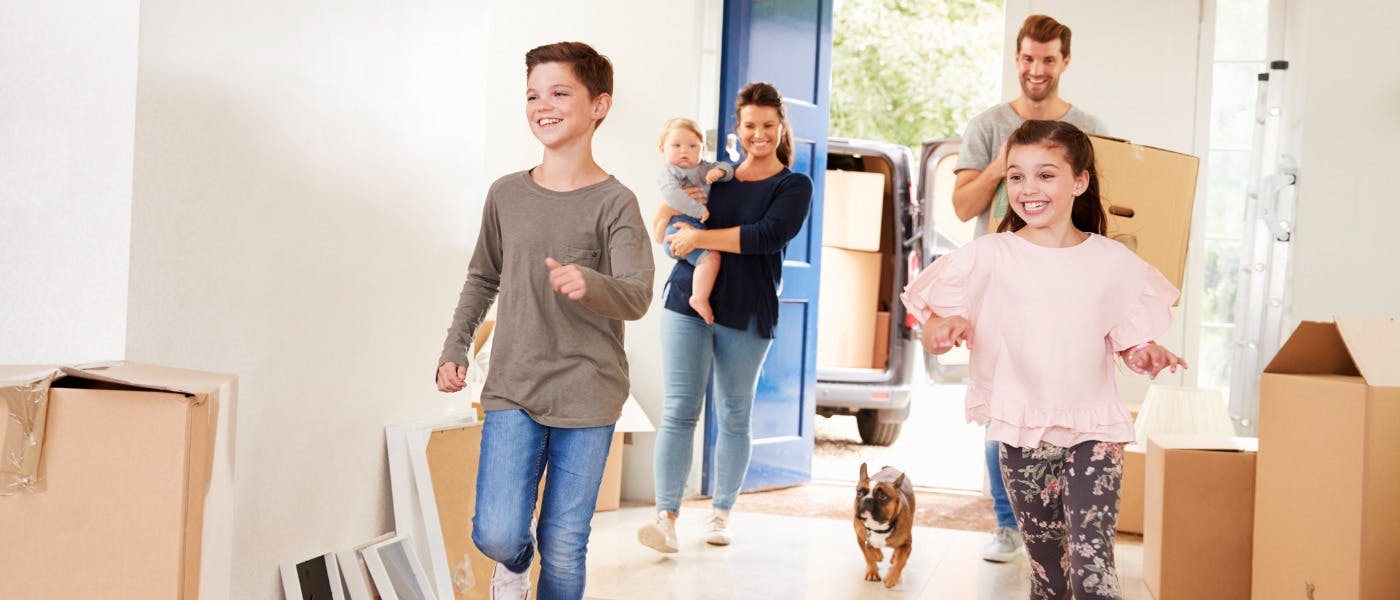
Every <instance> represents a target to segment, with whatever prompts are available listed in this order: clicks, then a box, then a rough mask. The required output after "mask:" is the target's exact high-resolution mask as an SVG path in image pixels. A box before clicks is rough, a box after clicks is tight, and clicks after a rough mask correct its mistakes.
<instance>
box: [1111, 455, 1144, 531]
mask: <svg viewBox="0 0 1400 600" xmlns="http://www.w3.org/2000/svg"><path fill="white" fill-rule="evenodd" d="M1146 482H1147V449H1146V448H1143V447H1142V446H1139V445H1137V444H1127V445H1125V446H1123V479H1122V480H1121V481H1120V482H1119V486H1118V531H1120V532H1122V533H1136V534H1138V535H1142V495H1143V493H1144V487H1145V485H1146Z"/></svg>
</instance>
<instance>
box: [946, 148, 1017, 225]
mask: <svg viewBox="0 0 1400 600" xmlns="http://www.w3.org/2000/svg"><path fill="white" fill-rule="evenodd" d="M957 176H958V178H957V180H956V181H954V182H953V213H954V214H956V215H958V218H959V219H961V220H963V221H970V220H972V219H975V218H977V215H980V214H982V213H984V212H987V208H988V207H990V206H991V205H992V198H993V197H994V196H996V192H997V185H998V184H1000V183H1001V180H1002V178H1004V177H1006V143H1005V142H1003V143H1002V146H1001V150H999V151H997V153H996V155H994V156H992V161H991V162H990V163H988V164H987V168H985V169H982V170H980V171H979V170H977V169H962V170H960V171H958V173H957Z"/></svg>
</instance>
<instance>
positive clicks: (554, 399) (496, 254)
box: [438, 171, 655, 428]
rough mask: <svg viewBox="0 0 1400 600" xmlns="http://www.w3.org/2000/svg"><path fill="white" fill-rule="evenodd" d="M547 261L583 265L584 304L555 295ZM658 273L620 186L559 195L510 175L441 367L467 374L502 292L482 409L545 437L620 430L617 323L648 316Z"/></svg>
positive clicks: (479, 246)
mask: <svg viewBox="0 0 1400 600" xmlns="http://www.w3.org/2000/svg"><path fill="white" fill-rule="evenodd" d="M545 258H553V259H555V260H557V261H559V262H560V263H563V264H573V265H577V266H578V267H579V270H580V271H581V272H582V273H583V279H584V282H585V283H586V284H587V286H588V291H587V292H586V293H585V295H584V297H583V298H581V299H579V300H578V301H574V300H570V299H568V298H567V297H565V296H564V295H563V294H560V293H558V292H555V291H554V288H553V286H552V285H550V282H549V267H547V266H546V265H545ZM654 269H655V267H654V265H653V264H652V253H651V239H650V236H649V235H648V233H647V227H646V224H645V223H643V222H642V213H641V211H640V209H639V208H638V206H637V197H636V196H635V195H633V194H632V191H631V190H629V189H627V187H626V186H624V185H622V183H620V182H618V180H617V179H615V178H613V177H609V178H607V179H606V180H604V181H601V182H599V183H595V184H593V185H589V186H585V187H582V188H579V189H577V190H572V191H568V192H556V191H552V190H549V189H546V188H544V187H542V186H540V185H539V184H537V183H535V181H534V180H533V179H531V178H530V172H529V171H521V172H519V173H512V174H510V175H506V176H505V177H502V178H500V179H498V180H496V183H494V184H492V185H491V190H490V191H489V192H487V194H486V206H485V208H484V209H483V210H482V215H481V234H480V236H478V238H477V242H476V251H475V252H473V253H472V259H471V264H470V266H469V267H468V273H467V281H466V283H465V284H463V285H462V295H461V297H460V298H459V299H458V302H457V310H456V312H454V313H453V316H452V325H451V327H449V328H448V330H447V339H446V340H445V341H444V342H443V345H442V355H441V357H439V358H438V365H442V363H444V362H454V363H456V364H459V365H466V364H467V349H468V348H470V347H471V343H472V336H473V335H475V333H476V328H477V326H478V325H480V324H481V320H482V318H483V317H485V316H486V311H487V309H489V308H490V307H491V304H492V303H493V302H495V301H496V300H497V293H498V292H499V295H500V302H499V303H498V307H497V311H496V313H497V316H496V327H495V329H494V330H493V334H492V335H493V338H492V339H493V341H492V342H491V371H490V373H488V374H487V376H486V384H485V385H484V386H483V388H482V393H481V401H482V404H483V405H484V406H485V408H486V410H488V411H492V410H511V409H524V410H525V412H526V413H528V414H529V415H530V417H531V418H532V419H534V420H535V421H536V422H538V423H540V424H542V425H547V426H550V427H571V428H572V427H601V426H604V425H611V424H613V423H616V422H617V418H618V416H619V415H620V414H621V413H622V404H623V402H624V401H625V400H626V399H627V393H628V390H629V387H630V386H629V384H628V377H627V355H626V353H625V352H624V351H623V347H622V335H623V325H622V322H623V321H625V320H636V319H640V318H641V317H642V315H643V314H645V313H646V311H647V307H648V306H649V305H650V304H651V294H652V275H653V271H654ZM488 418H489V417H488Z"/></svg>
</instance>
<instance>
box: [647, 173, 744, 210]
mask: <svg viewBox="0 0 1400 600" xmlns="http://www.w3.org/2000/svg"><path fill="white" fill-rule="evenodd" d="M710 169H719V170H721V171H724V177H721V178H719V181H729V180H730V179H733V178H734V166H733V165H730V164H729V163H727V162H709V161H704V160H702V161H700V163H699V164H697V165H695V166H693V167H691V168H689V169H682V168H680V167H677V166H676V165H673V164H670V163H667V164H666V166H665V167H663V168H662V169H661V181H660V185H661V199H662V200H663V201H664V202H666V204H667V205H668V206H670V207H671V208H674V209H676V210H677V211H679V212H680V213H681V214H684V215H687V216H689V217H690V218H692V219H700V218H702V217H703V216H704V215H705V205H704V204H703V203H701V202H699V201H697V200H696V199H694V198H691V197H690V196H689V195H688V194H686V193H685V188H688V187H698V188H700V189H702V190H705V193H706V194H708V193H710V184H708V183H705V174H706V173H709V172H710Z"/></svg>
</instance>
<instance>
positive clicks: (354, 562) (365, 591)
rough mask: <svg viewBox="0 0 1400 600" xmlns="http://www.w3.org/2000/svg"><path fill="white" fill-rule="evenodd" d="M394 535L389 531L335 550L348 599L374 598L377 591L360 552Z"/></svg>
mask: <svg viewBox="0 0 1400 600" xmlns="http://www.w3.org/2000/svg"><path fill="white" fill-rule="evenodd" d="M392 537H394V533H393V532H392V531H391V532H389V533H386V534H384V535H381V536H379V537H376V538H374V539H372V540H369V541H368V542H365V543H363V544H359V545H357V546H354V547H353V548H347V549H345V550H341V551H339V552H336V553H335V554H336V559H337V561H338V562H339V563H340V574H341V576H342V577H344V578H345V592H346V595H347V596H349V600H376V599H377V598H378V597H379V592H378V590H377V589H376V588H375V586H374V581H373V580H372V579H371V578H370V573H369V567H368V566H366V565H365V558H364V556H362V555H361V552H363V551H364V549H365V548H368V547H370V546H373V545H375V544H378V543H379V542H383V541H385V540H388V539H390V538H392Z"/></svg>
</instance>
